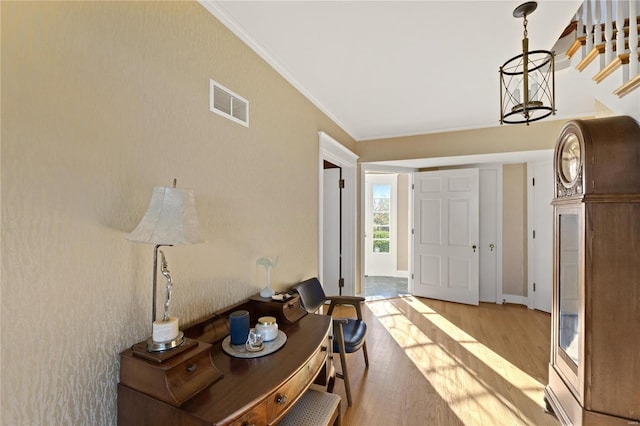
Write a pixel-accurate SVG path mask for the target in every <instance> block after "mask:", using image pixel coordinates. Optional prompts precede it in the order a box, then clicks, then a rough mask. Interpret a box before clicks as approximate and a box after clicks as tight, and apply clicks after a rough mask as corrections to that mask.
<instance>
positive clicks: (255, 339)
mask: <svg viewBox="0 0 640 426" xmlns="http://www.w3.org/2000/svg"><path fill="white" fill-rule="evenodd" d="M245 349H247V350H248V351H249V352H260V351H261V350H263V349H264V336H263V335H262V333H260V331H258V330H256V329H255V328H252V329H251V330H249V337H248V338H247V343H245Z"/></svg>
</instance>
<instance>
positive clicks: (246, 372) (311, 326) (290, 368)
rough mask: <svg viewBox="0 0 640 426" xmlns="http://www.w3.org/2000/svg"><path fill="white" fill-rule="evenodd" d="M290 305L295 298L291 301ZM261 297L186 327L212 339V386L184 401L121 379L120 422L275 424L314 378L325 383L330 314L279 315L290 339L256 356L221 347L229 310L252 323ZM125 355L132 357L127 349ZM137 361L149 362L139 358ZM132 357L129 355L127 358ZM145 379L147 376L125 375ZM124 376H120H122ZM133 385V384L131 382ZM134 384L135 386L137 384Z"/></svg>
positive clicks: (200, 339) (189, 334)
mask: <svg viewBox="0 0 640 426" xmlns="http://www.w3.org/2000/svg"><path fill="white" fill-rule="evenodd" d="M288 306H291V303H289V304H288ZM263 308H264V305H263V304H261V302H260V301H257V300H248V301H246V302H244V303H241V304H238V305H235V306H233V307H231V308H228V309H226V310H224V311H222V312H220V313H218V314H216V315H213V316H211V317H209V318H206V319H204V320H202V321H199V322H197V323H196V324H194V325H192V326H190V327H188V328H187V329H185V330H184V332H185V336H187V337H188V338H190V339H194V340H197V341H198V342H202V343H207V344H211V345H212V346H211V360H212V361H213V364H215V367H217V368H218V369H219V370H220V371H221V372H222V373H223V375H224V376H223V377H222V379H219V380H218V381H216V382H215V383H213V384H212V385H210V386H209V387H207V388H205V389H204V390H202V391H200V392H199V393H198V394H196V395H195V396H193V397H191V398H190V399H188V400H187V401H186V402H184V403H182V404H181V405H180V406H176V405H175V404H174V405H172V404H168V403H167V402H163V401H162V400H160V399H157V398H154V397H152V396H149V395H147V394H145V393H143V392H140V391H138V390H135V389H134V388H133V387H130V386H126V385H125V384H123V383H120V384H118V424H119V425H151V424H152V425H154V426H155V425H172V426H175V425H185V426H186V425H238V426H239V425H272V424H276V423H277V422H278V421H279V420H280V419H281V418H282V416H283V415H284V414H285V413H286V412H287V411H289V409H290V408H291V407H292V406H293V404H295V402H296V401H297V400H298V399H299V398H300V396H302V394H303V393H304V391H305V390H306V389H307V388H308V387H309V385H310V384H311V383H313V382H314V380H318V378H320V380H319V382H320V383H322V382H323V381H324V380H326V379H327V377H326V375H327V374H328V373H327V372H329V371H330V370H331V368H330V363H331V358H330V352H331V343H330V340H329V338H330V337H329V336H330V330H331V319H330V318H329V317H328V316H324V315H315V314H308V315H304V316H302V318H301V319H299V320H297V321H296V322H294V323H289V324H287V323H286V321H285V322H284V323H281V322H280V319H279V320H278V322H279V326H280V329H281V330H282V331H284V332H285V334H286V335H287V342H286V344H285V345H284V347H282V348H281V349H280V350H278V351H277V352H274V353H272V354H270V355H266V356H264V357H260V358H253V359H241V358H233V357H231V356H229V355H227V354H226V353H224V351H223V350H222V339H223V338H224V337H225V336H226V335H227V334H228V314H229V313H230V312H232V311H234V310H236V309H246V310H248V311H249V313H250V317H251V324H252V325H253V324H255V322H256V321H257V318H258V316H260V315H262V314H263ZM121 357H122V359H124V358H126V357H134V355H133V354H132V350H131V349H129V350H127V351H125V352H123V353H122V354H121ZM134 359H135V362H140V363H147V362H151V361H147V360H144V359H141V358H139V357H135V358H134ZM129 361H130V360H129ZM132 380H142V381H144V380H146V378H145V377H137V378H133V379H132V378H130V377H129V378H127V380H125V381H127V382H128V383H129V384H132ZM121 381H122V378H121ZM133 384H134V385H135V383H133ZM134 387H135V386H134Z"/></svg>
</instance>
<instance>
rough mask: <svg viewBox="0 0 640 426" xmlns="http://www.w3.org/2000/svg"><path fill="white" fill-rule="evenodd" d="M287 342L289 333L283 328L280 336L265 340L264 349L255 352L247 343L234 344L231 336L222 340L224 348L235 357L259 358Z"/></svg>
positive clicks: (279, 333)
mask: <svg viewBox="0 0 640 426" xmlns="http://www.w3.org/2000/svg"><path fill="white" fill-rule="evenodd" d="M286 342H287V335H286V334H284V332H283V331H282V330H278V337H276V338H275V339H273V340H271V341H269V342H264V343H263V345H264V349H262V350H260V351H257V352H253V351H249V350H248V349H247V348H246V347H245V345H232V344H231V336H227V337H225V338H224V340H223V341H222V350H223V351H225V352H226V353H227V354H228V355H231V356H232V357H235V358H259V357H261V356H265V355H269V354H272V353H274V352H275V351H277V350H278V349H280V348H281V347H283V346H284V344H285V343H286Z"/></svg>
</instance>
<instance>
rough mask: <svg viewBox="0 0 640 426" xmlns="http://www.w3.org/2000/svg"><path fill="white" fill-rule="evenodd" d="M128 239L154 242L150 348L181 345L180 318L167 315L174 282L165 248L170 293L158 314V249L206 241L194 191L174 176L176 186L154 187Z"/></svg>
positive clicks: (165, 267)
mask: <svg viewBox="0 0 640 426" xmlns="http://www.w3.org/2000/svg"><path fill="white" fill-rule="evenodd" d="M127 239H128V240H129V241H135V242H139V243H145V244H154V245H155V249H154V251H153V307H152V317H151V323H152V335H151V337H149V339H148V340H147V351H148V352H162V351H166V350H169V349H173V348H175V347H177V346H180V345H181V344H182V343H183V342H184V333H183V332H181V331H180V330H179V329H178V319H177V318H175V317H169V316H168V308H169V299H170V295H171V287H172V284H173V282H172V279H171V276H170V275H169V270H168V268H167V262H166V260H165V257H164V253H162V251H160V254H161V256H162V274H163V275H164V276H165V278H166V279H167V296H166V300H165V304H164V315H163V318H162V319H161V320H158V319H157V318H156V295H157V279H158V249H159V248H160V247H162V246H173V245H177V244H197V243H201V242H203V241H204V239H203V238H202V236H201V234H200V224H199V223H198V217H197V215H196V206H195V198H194V195H193V191H192V190H190V189H179V188H176V180H175V179H174V180H173V187H164V186H162V187H160V186H157V187H154V188H153V192H152V194H151V201H150V202H149V207H148V208H147V212H146V213H145V215H144V217H143V218H142V220H141V221H140V223H139V224H138V226H137V227H136V229H134V230H133V231H132V232H131V233H130V234H129V235H128V236H127Z"/></svg>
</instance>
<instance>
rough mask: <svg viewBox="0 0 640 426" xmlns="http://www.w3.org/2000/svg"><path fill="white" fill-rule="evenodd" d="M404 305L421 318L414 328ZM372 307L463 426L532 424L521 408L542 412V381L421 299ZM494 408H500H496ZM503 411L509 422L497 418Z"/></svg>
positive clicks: (398, 300)
mask: <svg viewBox="0 0 640 426" xmlns="http://www.w3.org/2000/svg"><path fill="white" fill-rule="evenodd" d="M404 303H406V304H407V308H408V309H412V310H414V311H416V312H418V313H419V314H420V315H421V316H420V318H421V320H420V321H416V324H414V323H413V322H411V321H410V320H409V318H408V317H407V315H406V314H405V312H403V311H402V308H399V307H398V306H403V304H404ZM368 306H369V308H370V309H371V311H372V312H373V313H374V314H375V315H376V317H377V318H378V319H379V320H380V321H381V323H382V324H383V325H384V326H385V328H387V330H388V331H389V333H390V334H391V335H392V336H393V338H394V339H395V341H396V342H397V343H398V345H400V347H402V348H403V349H404V350H405V353H406V354H407V356H408V357H409V358H410V359H411V360H412V362H413V363H414V364H415V365H416V367H417V368H418V369H419V370H420V371H421V372H422V374H423V375H424V376H425V377H426V378H427V380H428V381H429V382H430V383H431V385H432V386H433V387H434V388H435V390H436V391H437V392H438V393H439V395H440V396H441V397H442V398H443V399H444V400H445V401H446V402H447V403H448V404H449V406H450V407H451V409H452V410H453V411H454V412H455V413H456V415H458V416H459V417H460V419H461V420H462V421H463V422H464V423H465V424H479V421H480V423H482V424H505V423H508V424H533V423H534V421H533V419H528V418H524V414H523V413H522V411H521V410H520V409H518V406H519V405H520V404H528V405H530V404H535V405H538V406H540V410H543V409H544V407H543V397H542V395H543V388H544V387H543V385H542V384H541V383H539V382H538V381H537V380H535V379H534V378H532V377H531V376H529V375H528V374H526V373H525V372H524V371H522V370H521V369H519V368H518V367H516V366H515V365H513V364H512V363H510V362H509V361H507V360H506V359H504V358H503V357H501V356H500V355H498V354H496V353H495V352H493V351H492V350H491V349H490V348H488V347H487V346H485V345H484V344H482V343H480V342H478V341H477V340H476V339H475V338H473V337H472V336H470V335H469V334H467V333H466V332H465V331H463V330H461V329H460V328H459V327H457V326H456V325H455V324H453V323H451V322H450V321H448V320H447V319H446V318H444V317H443V316H441V315H440V314H438V313H437V312H435V311H433V310H432V309H431V308H429V307H428V306H426V305H425V304H423V303H422V302H420V301H419V300H417V299H415V298H413V297H404V298H402V299H394V300H387V301H377V302H374V303H369V304H368ZM413 314H414V315H415V313H413ZM422 318H424V319H426V321H423V320H422ZM451 340H453V342H455V343H453V342H451ZM470 400H471V401H470ZM461 402H464V403H463V404H462V403H461ZM496 404H500V405H501V406H502V408H501V410H495V409H493V407H495V406H496ZM470 407H474V408H475V409H470ZM463 408H464V409H463ZM505 408H506V412H508V413H510V415H511V418H510V419H505V418H495V416H496V413H498V412H502V413H504V412H505ZM503 415H504V414H503Z"/></svg>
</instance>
